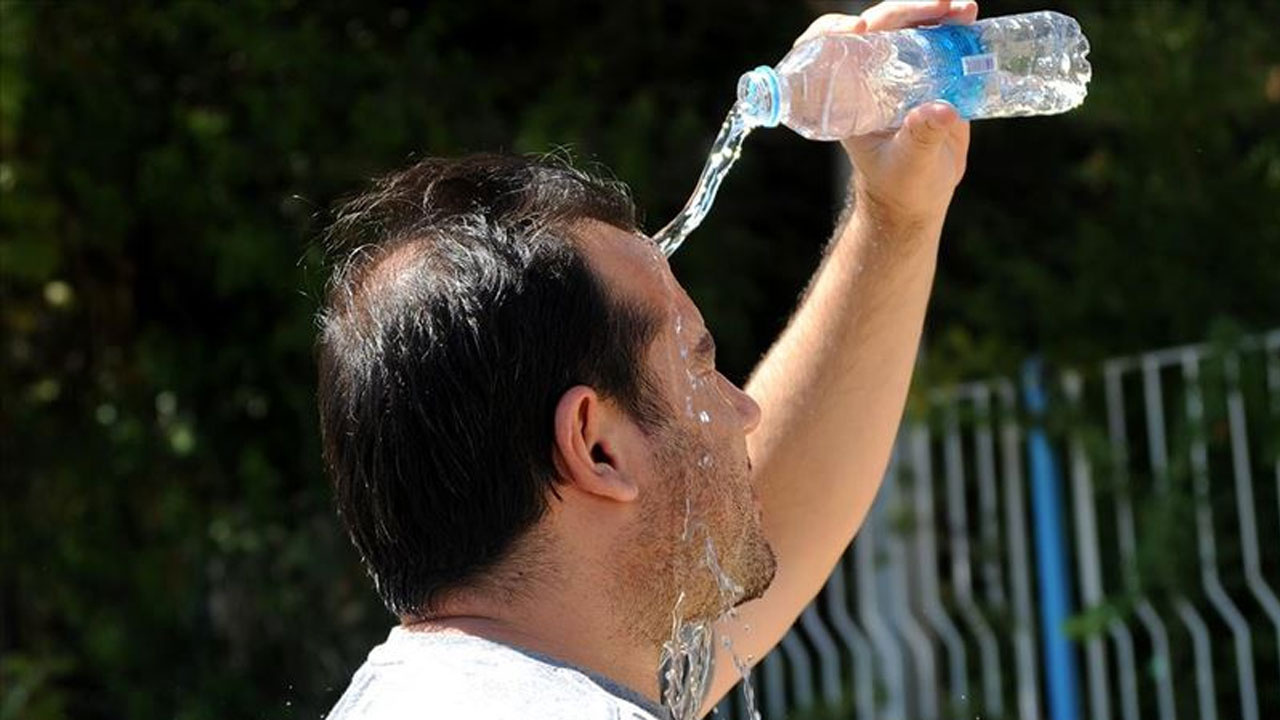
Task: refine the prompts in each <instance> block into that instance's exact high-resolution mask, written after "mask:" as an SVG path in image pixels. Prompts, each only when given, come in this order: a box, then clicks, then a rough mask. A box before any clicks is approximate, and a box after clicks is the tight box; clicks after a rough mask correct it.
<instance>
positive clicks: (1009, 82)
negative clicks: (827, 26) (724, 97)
mask: <svg viewBox="0 0 1280 720" xmlns="http://www.w3.org/2000/svg"><path fill="white" fill-rule="evenodd" d="M1088 53H1089V41H1088V40H1086V39H1085V37H1084V34H1083V33H1082V32H1081V30H1080V24H1079V23H1077V22H1076V21H1075V20H1074V19H1072V18H1070V17H1067V16H1066V15H1062V14H1060V13H1056V12H1048V11H1045V12H1034V13H1026V14H1022V15H1007V16H1004V17H996V18H990V19H987V20H980V21H978V22H976V23H973V24H972V25H939V26H936V27H926V28H914V29H910V30H894V31H890V32H876V33H866V34H863V35H824V36H821V37H817V38H814V39H813V40H809V41H807V42H805V43H802V44H800V45H798V46H796V47H795V48H794V49H793V50H792V51H791V52H790V53H788V54H787V56H786V57H784V58H783V59H782V62H780V63H778V66H777V68H770V67H766V66H762V67H759V68H756V69H755V70H752V71H751V72H748V73H746V74H745V75H743V76H742V79H741V80H739V81H738V105H739V108H740V109H741V112H742V113H743V114H744V115H745V117H746V123H747V124H748V125H749V126H756V127H761V126H763V127H774V126H776V125H778V123H782V124H784V125H786V126H787V127H789V128H791V129H792V130H794V131H796V132H797V133H799V134H801V135H803V136H805V137H807V138H809V139H811V140H838V139H840V138H844V137H848V136H850V135H861V134H864V133H869V132H876V131H878V130H886V129H889V128H894V127H898V126H900V125H902V122H903V118H905V117H906V114H907V111H909V110H910V109H911V108H913V107H915V106H917V105H920V104H922V103H925V102H929V101H932V100H945V101H947V102H949V103H951V104H952V105H954V106H955V108H956V110H957V111H958V112H959V113H960V115H961V117H965V118H969V119H976V118H990V117H1010V116H1017V115H1052V114H1055V113H1061V112H1065V111H1067V110H1070V109H1071V108H1074V107H1076V106H1078V105H1079V104H1080V103H1082V102H1084V96H1085V93H1086V85H1087V84H1088V83H1089V78H1090V76H1091V75H1092V70H1091V68H1090V67H1089V62H1088V60H1086V59H1085V56H1086V55H1088Z"/></svg>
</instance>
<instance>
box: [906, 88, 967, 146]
mask: <svg viewBox="0 0 1280 720" xmlns="http://www.w3.org/2000/svg"><path fill="white" fill-rule="evenodd" d="M959 119H960V116H959V114H958V113H956V109H955V107H953V106H952V105H951V104H950V103H946V102H942V101H940V100H939V101H935V102H930V103H925V104H923V105H921V106H919V107H917V108H915V109H913V110H912V111H911V112H909V113H907V117H906V120H905V121H904V122H903V128H902V135H903V136H904V137H902V138H901V139H902V140H905V141H906V142H907V143H909V144H910V145H912V146H914V148H913V149H915V150H933V149H935V148H937V147H938V146H939V145H941V144H942V141H943V140H945V139H946V137H947V132H948V131H949V130H950V129H951V125H952V124H953V123H955V122H957V121H959Z"/></svg>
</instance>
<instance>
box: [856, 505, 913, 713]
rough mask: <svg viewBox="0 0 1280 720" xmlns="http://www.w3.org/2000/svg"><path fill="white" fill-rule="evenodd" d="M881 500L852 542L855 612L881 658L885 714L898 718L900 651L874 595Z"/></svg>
mask: <svg viewBox="0 0 1280 720" xmlns="http://www.w3.org/2000/svg"><path fill="white" fill-rule="evenodd" d="M881 504H882V503H881V501H880V499H877V500H876V502H875V504H874V505H873V506H872V508H871V517H870V518H868V521H867V522H866V523H865V524H864V525H863V527H862V532H861V533H860V537H859V538H858V542H857V543H855V544H854V550H855V555H856V558H857V563H856V566H857V573H858V611H859V612H858V615H859V617H860V618H861V619H862V626H863V627H865V628H866V629H867V634H868V635H870V636H871V647H872V649H873V650H874V651H875V653H876V654H877V655H879V656H880V659H881V662H878V663H876V665H877V666H878V667H879V668H880V670H881V674H882V675H883V677H884V679H885V691H886V694H887V695H888V697H887V702H886V703H885V712H884V717H887V718H889V719H890V720H901V719H902V718H904V717H905V715H906V708H905V696H906V691H905V680H904V678H903V670H902V654H901V653H900V652H898V644H897V642H896V641H895V640H894V638H893V634H892V633H890V632H889V630H888V622H887V621H886V620H885V618H884V616H883V614H882V613H881V612H880V607H879V602H878V600H877V598H876V578H875V573H876V545H877V544H878V542H877V536H878V535H879V534H880V532H881V529H882V527H883V517H882V508H881Z"/></svg>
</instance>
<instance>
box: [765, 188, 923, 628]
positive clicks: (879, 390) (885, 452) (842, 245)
mask: <svg viewBox="0 0 1280 720" xmlns="http://www.w3.org/2000/svg"><path fill="white" fill-rule="evenodd" d="M942 223H943V216H942V215H941V214H938V215H937V216H936V217H928V218H923V219H914V220H899V219H896V216H895V215H894V213H892V212H882V211H880V209H879V208H878V207H877V204H876V203H875V202H873V201H870V200H868V199H866V198H863V199H861V200H859V201H858V202H857V204H856V205H855V209H854V212H853V214H852V216H851V217H850V218H849V221H848V222H847V223H846V224H845V225H844V227H843V228H841V230H840V233H839V235H838V237H837V238H836V240H835V241H834V242H833V244H832V246H831V248H830V250H829V251H828V254H827V257H826V259H825V261H824V262H823V265H822V267H821V269H820V270H819V272H818V274H817V276H816V277H815V279H814V281H813V283H812V285H811V286H810V288H809V290H808V292H807V293H806V296H805V298H804V300H803V302H802V303H801V305H800V307H799V309H798V310H797V311H796V313H795V315H794V317H793V318H792V321H791V323H790V324H789V326H788V328H787V330H786V331H785V332H784V333H783V334H782V336H781V337H780V338H779V339H778V341H777V343H776V344H775V345H774V346H773V348H772V349H771V350H770V351H769V353H768V354H767V355H766V356H765V358H764V360H763V361H762V362H761V363H760V365H759V367H758V368H757V369H756V372H755V374H754V376H753V377H752V379H751V381H750V382H749V383H748V385H747V391H748V393H749V394H751V395H752V396H753V397H754V398H755V399H756V400H757V402H759V403H760V405H761V408H762V410H763V413H762V414H763V419H762V422H761V425H760V427H759V428H758V429H757V430H756V432H755V433H753V434H752V435H751V436H750V438H749V440H748V442H749V448H750V450H751V456H752V458H753V462H754V463H755V466H756V468H757V474H756V482H757V492H759V493H760V498H761V502H762V504H763V506H764V508H765V514H764V521H765V531H766V533H767V535H768V537H769V539H770V541H771V543H772V544H773V546H774V551H775V553H776V554H777V557H778V567H779V577H778V578H777V581H776V583H775V587H776V588H777V589H778V590H779V591H782V592H786V593H788V594H794V595H795V597H793V598H790V600H791V602H793V603H796V604H798V605H803V603H804V602H806V601H807V600H808V598H809V597H811V596H812V595H813V594H814V593H816V592H817V591H818V590H819V589H820V588H821V586H822V583H823V582H824V581H825V580H826V577H827V575H828V574H829V573H830V570H831V567H832V565H833V564H834V563H835V561H836V559H837V558H838V557H839V556H840V553H841V552H843V550H844V548H845V546H846V545H847V544H848V543H849V541H850V540H851V539H852V537H853V534H854V532H855V531H856V529H857V527H858V526H859V524H861V522H862V519H863V517H864V516H865V514H866V512H867V509H868V508H869V507H870V505H871V502H872V500H873V499H874V498H875V493H876V490H877V488H878V487H879V485H880V480H881V476H882V475H883V472H884V468H885V465H886V463H887V461H888V457H889V453H890V451H891V449H892V445H893V439H894V434H895V432H896V430H897V427H898V424H899V421H900V420H901V417H902V409H903V405H904V403H905V400H906V394H907V389H908V386H909V385H910V381H911V372H912V367H913V365H914V361H915V356H916V351H917V348H918V346H919V342H920V334H921V330H922V327H923V324H924V315H925V307H926V304H927V301H928V297H929V291H930V288H931V286H932V283H933V276H934V269H935V267H936V258H937V249H938V241H939V237H940V235H941V232H942ZM779 600H780V601H783V602H786V601H787V600H785V599H783V598H779ZM798 610H799V607H797V608H796V612H798Z"/></svg>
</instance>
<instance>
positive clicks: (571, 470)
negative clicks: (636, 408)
mask: <svg viewBox="0 0 1280 720" xmlns="http://www.w3.org/2000/svg"><path fill="white" fill-rule="evenodd" d="M627 427H628V419H627V418H626V416H625V413H623V412H622V411H621V410H619V409H618V408H616V407H614V406H613V405H612V404H611V403H606V402H604V401H603V400H602V399H601V398H600V395H599V394H598V393H597V392H596V391H595V390H593V389H592V388H589V387H587V386H585V385H575V386H574V387H571V388H569V389H568V390H567V391H566V392H565V394H564V395H562V396H561V397H560V402H559V403H557V404H556V413H555V444H554V446H553V448H552V460H553V462H554V463H555V469H556V473H557V474H558V475H559V476H560V481H561V482H563V483H565V484H566V485H571V486H573V487H575V488H577V489H579V490H581V491H582V492H585V493H588V494H590V495H594V496H597V497H599V498H602V499H607V500H613V501H615V502H631V501H633V500H635V499H636V497H637V496H639V494H640V489H639V487H638V486H637V485H636V482H635V478H634V476H633V475H632V474H631V473H630V472H629V470H630V468H629V467H627V466H626V463H625V462H624V461H623V459H622V455H621V451H622V450H623V445H624V433H625V432H626V430H627Z"/></svg>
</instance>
